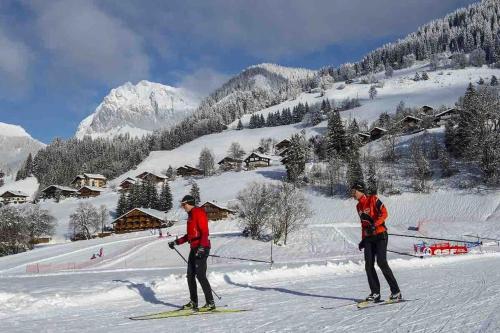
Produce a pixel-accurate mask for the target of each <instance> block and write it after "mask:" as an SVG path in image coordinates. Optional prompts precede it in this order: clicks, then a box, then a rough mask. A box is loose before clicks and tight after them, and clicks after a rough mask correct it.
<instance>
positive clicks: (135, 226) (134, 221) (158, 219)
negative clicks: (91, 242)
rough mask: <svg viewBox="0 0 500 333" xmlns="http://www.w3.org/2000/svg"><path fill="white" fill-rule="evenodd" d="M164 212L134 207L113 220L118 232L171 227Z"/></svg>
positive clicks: (172, 222) (170, 221)
mask: <svg viewBox="0 0 500 333" xmlns="http://www.w3.org/2000/svg"><path fill="white" fill-rule="evenodd" d="M174 222H175V221H172V220H167V218H166V215H165V213H164V212H162V211H159V210H156V209H151V208H134V209H132V210H130V211H128V212H126V213H125V214H123V215H122V216H120V217H118V218H117V219H116V220H114V221H113V222H112V224H113V227H114V230H115V232H116V233H122V232H131V231H139V230H145V229H158V228H166V227H170V226H171V225H173V224H174Z"/></svg>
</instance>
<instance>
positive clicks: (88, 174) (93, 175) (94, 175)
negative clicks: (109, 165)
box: [83, 173, 106, 180]
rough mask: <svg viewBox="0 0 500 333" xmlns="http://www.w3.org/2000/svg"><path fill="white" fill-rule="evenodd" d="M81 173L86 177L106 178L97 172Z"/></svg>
mask: <svg viewBox="0 0 500 333" xmlns="http://www.w3.org/2000/svg"><path fill="white" fill-rule="evenodd" d="M83 175H84V176H85V177H87V178H92V179H103V180H106V177H104V176H103V175H101V174H98V173H84V174H83Z"/></svg>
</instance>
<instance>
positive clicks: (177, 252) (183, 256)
mask: <svg viewBox="0 0 500 333" xmlns="http://www.w3.org/2000/svg"><path fill="white" fill-rule="evenodd" d="M174 250H175V252H177V254H178V255H179V256H181V258H182V260H184V261H185V262H186V264H188V265H189V263H188V261H187V260H186V258H184V256H183V255H182V254H181V253H180V252H179V251H177V249H176V248H175V247H174ZM210 290H212V292H213V293H214V295H215V296H217V298H218V299H219V300H220V299H221V298H222V297H220V296H219V295H217V293H216V292H215V290H213V289H212V286H210Z"/></svg>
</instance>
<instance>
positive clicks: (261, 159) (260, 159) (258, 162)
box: [244, 152, 271, 168]
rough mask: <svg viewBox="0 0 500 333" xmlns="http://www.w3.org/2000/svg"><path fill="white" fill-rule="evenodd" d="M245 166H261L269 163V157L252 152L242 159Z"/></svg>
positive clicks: (266, 165)
mask: <svg viewBox="0 0 500 333" xmlns="http://www.w3.org/2000/svg"><path fill="white" fill-rule="evenodd" d="M244 162H245V164H246V166H247V168H261V167H268V166H270V165H271V157H269V156H267V155H264V154H260V153H256V152H253V153H251V154H250V155H248V157H247V158H245V160H244Z"/></svg>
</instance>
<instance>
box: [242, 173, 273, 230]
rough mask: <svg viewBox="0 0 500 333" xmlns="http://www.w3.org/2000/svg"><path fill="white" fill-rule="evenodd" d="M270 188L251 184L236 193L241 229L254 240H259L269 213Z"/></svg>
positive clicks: (259, 184)
mask: <svg viewBox="0 0 500 333" xmlns="http://www.w3.org/2000/svg"><path fill="white" fill-rule="evenodd" d="M270 193H271V190H270V187H269V185H267V184H261V183H255V182H254V183H251V184H250V185H249V186H247V187H246V188H245V189H243V190H242V191H240V192H239V193H238V196H237V199H238V211H239V213H240V217H241V224H242V227H243V228H245V229H246V230H247V231H248V232H249V234H250V236H252V238H254V239H261V238H262V236H263V232H264V229H265V227H266V223H267V221H268V218H269V216H270V212H271V202H270V201H271V199H270Z"/></svg>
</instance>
